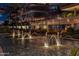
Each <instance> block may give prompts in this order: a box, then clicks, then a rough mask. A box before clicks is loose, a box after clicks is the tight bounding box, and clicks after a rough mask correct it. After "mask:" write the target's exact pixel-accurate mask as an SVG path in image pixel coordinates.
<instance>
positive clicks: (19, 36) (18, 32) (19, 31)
mask: <svg viewBox="0 0 79 59" xmlns="http://www.w3.org/2000/svg"><path fill="white" fill-rule="evenodd" d="M17 35H18V38H19V37H20V35H21V34H20V31H19V30H18V34H17Z"/></svg>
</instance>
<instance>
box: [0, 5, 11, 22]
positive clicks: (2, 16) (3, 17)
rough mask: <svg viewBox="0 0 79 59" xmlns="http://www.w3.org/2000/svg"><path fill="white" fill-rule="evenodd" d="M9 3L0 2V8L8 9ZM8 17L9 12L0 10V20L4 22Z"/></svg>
mask: <svg viewBox="0 0 79 59" xmlns="http://www.w3.org/2000/svg"><path fill="white" fill-rule="evenodd" d="M9 6H10V4H8V3H0V9H4V10H7V9H9ZM8 18H9V13H6V12H3V13H2V12H0V22H2V21H3V22H4V21H5V20H7V19H8Z"/></svg>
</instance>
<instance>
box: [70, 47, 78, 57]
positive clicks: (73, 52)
mask: <svg viewBox="0 0 79 59" xmlns="http://www.w3.org/2000/svg"><path fill="white" fill-rule="evenodd" d="M70 54H71V56H77V54H78V48H73V49H71V51H70Z"/></svg>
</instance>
